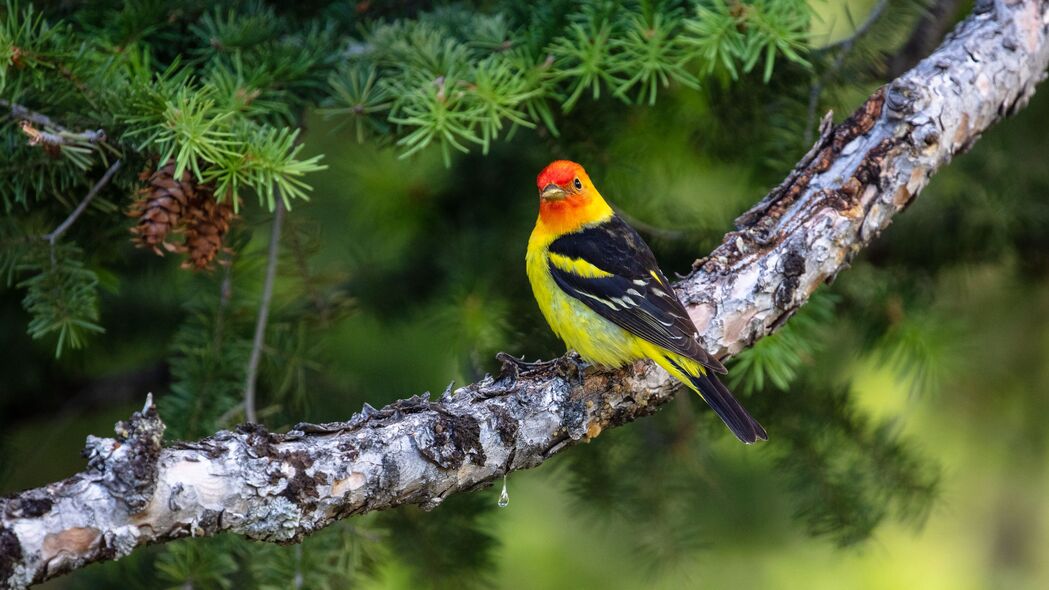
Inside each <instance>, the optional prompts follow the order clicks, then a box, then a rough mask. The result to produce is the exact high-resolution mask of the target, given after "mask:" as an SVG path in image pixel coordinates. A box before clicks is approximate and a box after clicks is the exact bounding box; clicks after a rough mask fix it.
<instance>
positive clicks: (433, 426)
mask: <svg viewBox="0 0 1049 590" xmlns="http://www.w3.org/2000/svg"><path fill="white" fill-rule="evenodd" d="M1047 34H1049V5H1047V3H1046V2H1045V1H1044V0H1042V1H1039V0H1026V1H1020V2H1011V3H1010V2H997V3H993V4H992V3H988V2H984V3H981V2H978V3H977V9H976V12H975V13H974V14H973V15H972V16H970V17H969V18H968V19H967V20H965V21H964V22H963V23H962V24H960V25H959V27H958V28H957V29H956V30H955V32H954V33H953V34H952V35H951V36H949V37H948V38H947V40H946V41H945V42H944V44H943V45H942V46H941V47H940V48H939V49H938V50H937V51H936V52H935V53H933V55H931V56H930V57H929V58H927V59H926V60H924V61H923V62H921V63H920V64H919V65H918V66H916V67H915V68H914V69H913V70H911V71H910V72H908V73H906V74H905V75H904V76H902V77H901V78H899V79H897V80H895V81H893V82H892V83H891V84H889V85H888V86H887V87H885V88H883V89H881V90H879V91H877V92H876V93H875V94H874V95H873V96H871V97H870V99H868V100H867V102H866V103H865V104H864V105H863V106H862V107H861V108H860V109H859V110H857V112H856V113H855V114H853V115H852V116H851V117H849V118H848V119H847V120H846V121H844V122H843V123H842V124H840V125H838V126H836V127H832V126H831V125H830V123H829V120H825V122H824V125H823V126H822V129H821V137H820V139H819V141H818V142H817V143H816V145H815V146H814V147H813V149H812V150H811V151H810V152H809V154H807V155H806V156H805V157H804V158H803V159H802V160H801V162H799V163H798V165H797V167H796V168H795V169H794V170H793V171H792V172H791V173H790V174H789V175H788V177H787V179H786V180H785V181H784V182H783V184H781V185H780V186H779V187H777V188H776V189H774V190H773V191H772V192H771V193H770V194H769V195H768V196H767V197H766V198H765V199H764V200H762V201H761V202H760V203H759V204H758V205H756V206H755V207H754V208H753V209H752V210H750V211H748V212H747V213H746V214H744V215H743V216H741V217H740V218H739V219H738V220H737V231H733V232H730V233H729V234H727V235H726V236H725V240H724V242H723V243H722V244H721V245H720V246H719V247H718V248H717V249H716V250H714V252H713V253H711V255H710V256H708V257H706V258H704V259H702V260H699V261H697V263H696V265H695V268H694V270H693V272H692V273H691V274H690V276H688V277H686V278H685V279H684V280H682V281H681V282H679V283H678V284H677V288H678V292H679V294H680V295H681V296H682V298H683V300H684V301H685V303H686V304H687V306H688V308H689V313H690V314H691V315H692V318H693V320H694V321H695V322H696V325H697V326H698V327H699V329H700V334H701V337H702V339H703V342H704V344H705V345H706V347H707V348H708V350H711V351H713V352H715V353H716V354H717V355H718V356H722V357H724V356H727V355H731V354H733V353H735V352H738V351H739V350H742V349H743V348H746V347H747V346H749V345H751V344H752V343H753V342H754V341H756V340H757V339H759V338H761V337H762V336H765V335H767V334H769V333H770V332H772V331H773V330H775V329H776V328H777V327H778V326H780V325H782V323H783V322H784V321H785V320H786V318H788V317H789V316H790V315H791V314H792V313H793V312H794V311H795V310H796V309H798V308H799V307H800V306H801V305H802V304H804V302H805V301H806V300H807V299H808V297H809V295H811V293H812V292H813V291H814V290H815V289H816V288H817V287H818V286H819V285H821V284H823V283H824V282H826V281H828V280H831V279H833V278H834V276H835V275H836V274H837V273H838V272H839V271H841V270H842V269H843V268H846V267H847V265H848V261H849V259H850V258H851V257H852V256H853V255H855V253H856V252H857V251H859V250H860V249H861V248H862V247H863V246H864V245H865V244H866V243H868V242H869V241H870V240H871V239H873V238H874V237H875V236H877V235H878V234H879V233H880V232H881V230H882V229H884V228H885V227H886V226H887V225H888V224H889V222H890V221H891V219H892V217H893V216H894V215H895V214H896V213H897V212H899V211H901V210H902V209H903V208H905V207H906V206H907V205H908V204H910V202H911V201H912V199H914V197H915V196H916V195H917V194H918V192H919V191H921V189H922V188H923V187H924V186H925V184H926V182H927V181H928V179H929V177H930V176H931V175H932V174H933V173H934V172H935V171H936V170H937V169H939V168H940V167H941V166H943V165H944V164H945V163H947V162H948V161H949V160H950V159H951V157H953V155H954V154H956V153H958V152H960V151H964V150H965V149H966V148H968V146H970V145H971V144H972V143H973V142H974V141H975V140H976V139H977V138H978V137H979V135H980V133H982V132H983V131H984V130H985V129H986V128H987V127H989V126H990V125H991V124H992V123H994V122H995V121H997V120H999V119H1001V118H1002V117H1004V116H1006V115H1008V114H1010V113H1012V112H1013V111H1015V110H1016V109H1018V108H1020V107H1022V106H1023V105H1024V104H1025V103H1026V102H1027V100H1028V98H1029V97H1030V95H1031V94H1032V93H1033V91H1034V87H1035V85H1036V84H1037V83H1038V82H1039V81H1040V80H1041V79H1042V78H1043V77H1044V73H1045V70H1046V66H1047V64H1049V42H1047ZM503 362H504V368H503V371H502V374H501V375H500V376H499V377H486V378H485V379H483V380H482V381H480V382H478V383H475V384H472V385H468V386H466V387H462V388H459V389H456V390H454V391H453V390H451V389H449V390H448V391H446V392H444V394H442V395H441V396H440V397H439V399H434V400H430V399H429V397H428V396H422V397H419V396H416V397H413V398H411V399H408V400H402V401H399V402H396V403H394V404H391V405H389V406H387V407H385V408H383V409H381V410H375V409H373V408H371V407H370V406H366V407H365V409H364V411H362V412H361V413H359V414H356V415H354V416H353V418H351V419H350V420H349V421H348V422H344V423H334V424H326V425H307V424H303V425H299V426H298V427H296V428H295V429H293V430H292V431H291V432H288V433H286V434H273V433H269V432H267V431H266V430H265V429H263V428H262V427H260V426H255V425H247V426H243V427H241V428H239V429H237V430H236V431H234V432H226V431H223V432H219V433H217V434H215V435H214V436H211V437H209V438H206V439H203V440H200V441H197V442H193V443H179V444H175V445H173V446H170V447H166V448H164V447H162V446H161V443H160V441H161V438H162V435H163V428H164V427H163V423H162V422H161V421H160V419H159V417H158V416H157V414H156V409H155V408H154V407H153V406H152V403H151V402H147V404H146V407H145V408H143V410H142V412H138V413H136V414H135V415H134V416H133V417H132V418H131V420H130V421H129V422H127V423H123V422H122V423H120V424H118V425H117V433H116V437H115V438H106V439H101V438H95V437H89V439H88V445H87V449H86V451H85V454H86V455H87V457H88V466H87V468H86V469H85V470H84V471H83V472H81V473H78V474H77V475H74V476H73V477H71V478H69V479H66V480H64V481H60V482H56V483H53V484H50V485H47V486H44V487H41V488H37V489H33V490H27V491H25V492H22V493H20V494H16V495H14V496H11V497H8V498H4V499H0V587H2V588H21V587H24V586H27V585H29V584H32V583H34V582H39V581H42V580H46V579H48V578H51V577H54V576H56V575H59V574H62V573H65V572H68V571H71V570H74V569H76V568H79V567H81V566H83V565H85V564H87V563H90V562H93V561H100V560H107V559H116V558H119V557H121V556H123V555H126V554H127V553H129V552H131V551H132V550H134V548H135V547H138V546H140V545H144V544H148V543H158V542H164V541H167V540H170V539H175V538H179V537H186V536H191V535H192V536H200V535H213V534H216V533H218V532H220V531H231V532H234V533H238V534H242V535H245V536H247V537H250V538H253V539H258V540H263V541H273V542H293V541H296V540H298V539H300V538H301V537H303V536H304V535H308V534H309V533H310V532H312V531H314V530H317V529H318V528H321V527H324V526H326V525H328V524H330V523H331V522H333V521H334V520H337V519H340V518H345V517H347V516H350V515H353V514H361V513H364V512H368V511H372V510H383V509H387V508H391V507H393V506H398V505H401V504H407V503H412V504H419V505H422V506H423V507H426V508H434V507H436V506H438V505H439V504H440V503H441V502H442V501H443V500H444V498H446V497H447V496H449V495H450V494H454V493H458V492H461V491H466V490H471V489H475V488H477V487H481V486H485V485H488V484H489V483H490V482H491V481H492V480H493V479H495V478H497V477H499V476H501V475H503V474H505V473H507V472H509V471H513V470H517V469H526V468H528V467H534V466H536V465H538V464H540V463H542V462H543V461H544V460H546V458H547V457H549V456H550V455H552V454H553V453H555V452H557V451H559V450H561V449H562V448H565V447H567V446H570V445H572V444H575V443H578V442H580V441H585V440H589V439H591V438H594V437H596V436H598V435H599V434H600V433H601V431H602V430H604V429H606V428H611V427H614V426H617V425H620V424H623V423H625V422H629V421H631V420H634V419H635V418H637V417H640V416H644V415H647V414H650V413H652V412H653V411H655V410H656V408H658V407H659V406H660V405H661V404H662V403H664V402H666V401H667V400H668V399H670V397H671V396H672V395H673V393H674V391H675V384H674V383H673V381H672V380H671V379H670V378H669V377H668V376H667V374H666V373H665V372H663V371H662V370H660V369H659V368H657V367H654V366H652V365H650V364H645V363H637V364H635V365H634V366H630V367H626V368H624V369H620V370H615V371H599V370H594V369H592V368H587V367H584V366H583V365H581V364H580V363H578V362H577V360H576V359H575V358H573V357H572V356H571V355H569V356H566V357H564V358H562V359H559V360H558V361H555V362H552V363H547V364H542V365H535V366H526V365H521V364H518V363H516V362H513V361H512V360H511V359H509V357H503ZM764 422H765V423H766V424H767V425H768V426H769V431H770V433H771V435H772V442H770V443H768V444H775V431H776V428H775V419H774V417H765V418H764Z"/></svg>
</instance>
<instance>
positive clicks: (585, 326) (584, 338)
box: [525, 225, 647, 367]
mask: <svg viewBox="0 0 1049 590" xmlns="http://www.w3.org/2000/svg"><path fill="white" fill-rule="evenodd" d="M552 241H553V238H552V237H551V236H550V234H549V233H548V232H545V231H543V230H541V229H540V227H539V226H538V225H537V228H536V230H535V231H533V232H532V237H531V238H530V239H529V242H528V254H527V256H526V257H525V268H526V269H527V272H528V281H529V282H530V283H531V284H532V292H533V293H534V294H535V299H536V301H537V302H538V303H539V310H540V311H541V312H542V313H543V317H545V318H546V321H547V323H548V324H550V328H551V329H553V331H554V333H555V334H557V336H558V337H559V338H561V340H564V342H565V344H566V345H567V346H568V348H570V349H572V350H575V351H576V352H578V353H579V355H580V356H582V357H583V358H584V359H586V360H587V361H589V362H591V363H597V364H600V365H605V366H608V367H618V366H621V365H624V364H626V363H629V362H631V361H634V360H637V359H640V358H645V357H646V356H647V355H646V354H645V353H646V350H645V347H646V346H645V345H646V344H647V343H646V342H644V341H643V340H641V339H639V338H638V337H636V336H634V335H633V334H630V333H629V332H627V331H626V330H624V329H622V328H620V327H619V326H617V325H615V324H613V323H612V322H610V321H609V320H606V319H605V318H603V317H601V316H600V315H599V314H598V313H597V312H595V311H594V310H592V309H590V308H589V307H587V306H586V305H585V304H583V302H581V301H579V300H578V299H576V298H575V297H572V296H571V295H569V294H567V293H565V292H564V291H562V290H561V288H560V287H558V286H557V283H555V282H554V277H553V275H551V274H550V266H549V265H550V258H549V256H550V253H549V251H548V247H549V246H550V243H551V242H552ZM559 262H561V263H562V264H565V262H564V261H559Z"/></svg>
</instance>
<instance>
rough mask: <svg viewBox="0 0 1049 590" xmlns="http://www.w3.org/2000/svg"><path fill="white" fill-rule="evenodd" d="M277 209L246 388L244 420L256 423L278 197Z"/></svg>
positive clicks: (279, 212)
mask: <svg viewBox="0 0 1049 590" xmlns="http://www.w3.org/2000/svg"><path fill="white" fill-rule="evenodd" d="M276 197H277V198H276V199H275V200H276V202H277V208H276V209H275V210H274V211H273V228H272V229H271V230H270V249H269V255H268V258H267V261H266V280H265V282H264V283H263V285H262V302H261V303H259V317H258V320H256V321H255V340H254V342H253V343H252V345H251V357H250V358H249V359H248V377H247V383H246V384H245V386H244V419H245V420H246V421H247V422H255V421H257V420H258V416H257V414H256V413H255V381H256V378H257V377H258V372H259V361H260V360H261V358H262V347H263V345H264V343H265V340H266V321H267V320H268V319H269V312H270V299H272V298H273V282H274V279H275V278H276V276H277V253H278V251H279V246H280V230H281V225H282V224H283V222H284V199H283V198H282V197H281V195H280V194H277V195H276Z"/></svg>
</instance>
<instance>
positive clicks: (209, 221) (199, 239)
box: [182, 190, 233, 270]
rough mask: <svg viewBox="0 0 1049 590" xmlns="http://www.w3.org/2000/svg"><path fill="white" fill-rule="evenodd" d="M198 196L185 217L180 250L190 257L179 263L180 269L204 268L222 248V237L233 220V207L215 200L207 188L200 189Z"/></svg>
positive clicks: (208, 265)
mask: <svg viewBox="0 0 1049 590" xmlns="http://www.w3.org/2000/svg"><path fill="white" fill-rule="evenodd" d="M197 196H198V198H197V200H196V201H195V202H194V203H193V207H192V209H190V211H189V215H188V216H187V217H186V243H185V246H183V247H182V249H183V250H185V251H186V252H187V253H188V255H189V259H188V260H186V261H185V262H183V263H182V268H191V269H195V270H204V269H207V268H209V267H210V266H211V261H212V260H214V259H215V256H216V255H217V254H218V253H219V251H220V250H222V239H223V238H224V237H225V236H226V232H228V231H229V226H230V222H231V221H232V220H233V207H232V206H230V204H229V203H219V202H217V201H216V200H215V196H214V194H212V192H211V191H210V190H208V191H207V192H204V191H200V192H198V193H197Z"/></svg>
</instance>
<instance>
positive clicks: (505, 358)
mask: <svg viewBox="0 0 1049 590" xmlns="http://www.w3.org/2000/svg"><path fill="white" fill-rule="evenodd" d="M495 358H496V360H498V361H499V362H500V363H502V364H503V373H504V374H506V373H507V372H508V371H509V372H512V373H513V374H515V375H520V374H521V373H531V372H534V371H542V370H544V369H550V368H554V367H556V366H557V363H558V361H560V360H561V359H554V360H552V361H535V362H528V361H526V360H524V357H523V356H522V357H521V358H517V357H515V356H513V355H512V354H507V353H505V352H500V353H497V354H496V355H495Z"/></svg>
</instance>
